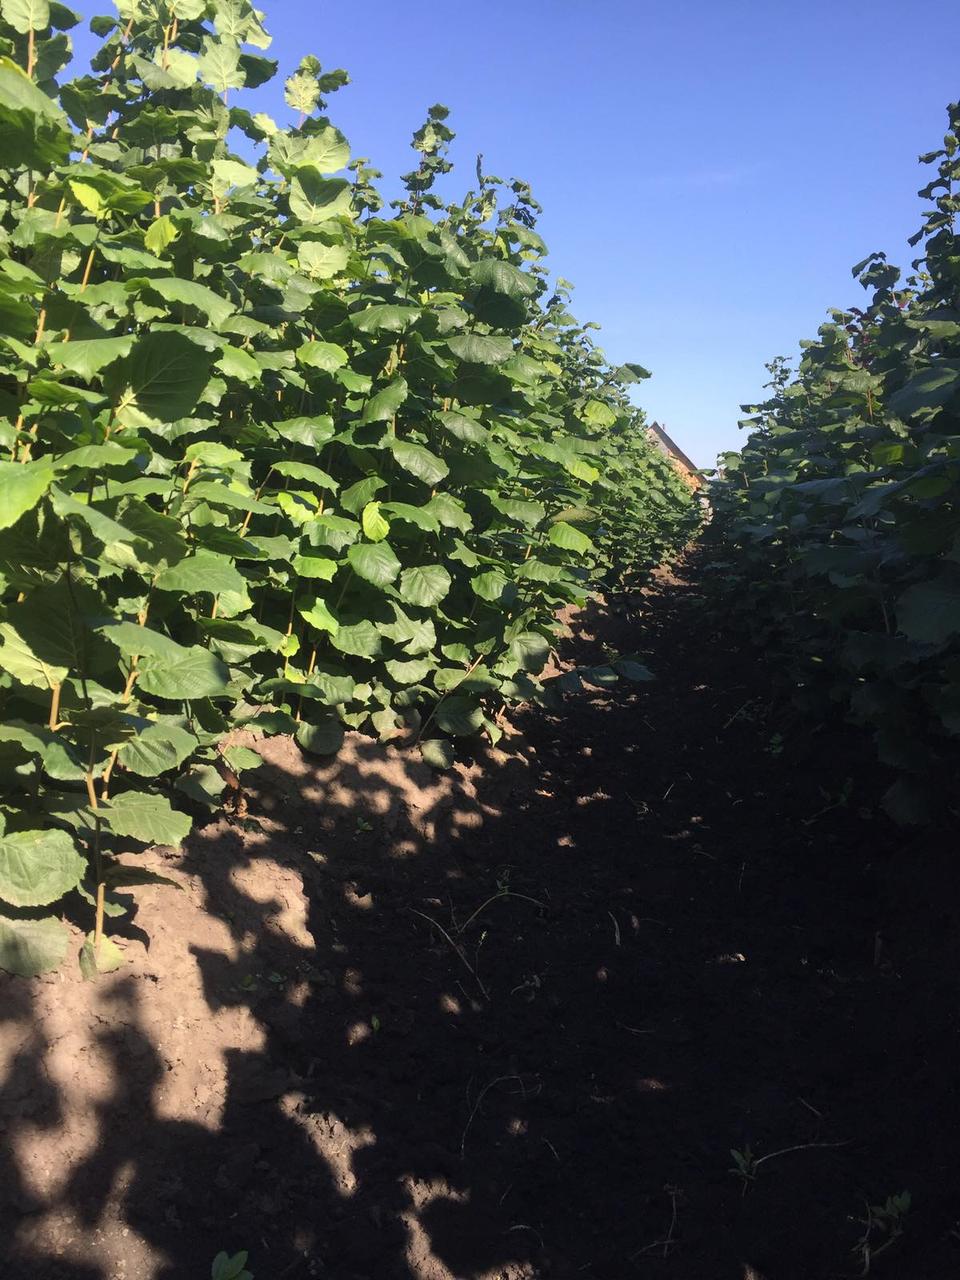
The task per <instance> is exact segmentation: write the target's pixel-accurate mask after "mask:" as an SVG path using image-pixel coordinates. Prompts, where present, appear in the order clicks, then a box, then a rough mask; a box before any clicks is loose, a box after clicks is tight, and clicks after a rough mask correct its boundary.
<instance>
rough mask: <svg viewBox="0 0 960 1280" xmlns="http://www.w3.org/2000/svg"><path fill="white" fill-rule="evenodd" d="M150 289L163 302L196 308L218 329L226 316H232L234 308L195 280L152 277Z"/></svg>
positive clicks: (230, 303)
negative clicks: (157, 294)
mask: <svg viewBox="0 0 960 1280" xmlns="http://www.w3.org/2000/svg"><path fill="white" fill-rule="evenodd" d="M150 288H151V289H152V290H153V292H154V293H159V295H160V297H161V298H163V300H164V302H179V303H181V304H183V305H184V306H188V307H196V309H197V310H198V311H202V312H203V314H204V315H205V316H206V317H207V319H208V320H209V321H210V322H211V323H212V324H213V325H214V327H215V328H218V329H219V327H220V326H221V325H222V324H223V322H224V321H225V320H226V319H227V317H228V316H231V315H233V313H234V311H235V310H236V307H235V306H234V305H233V303H232V302H228V301H227V299H226V298H221V296H220V295H219V293H214V291H213V290H212V289H208V288H207V286H206V285H205V284H197V282H196V281H195V280H181V279H180V278H179V277H177V276H165V277H161V278H159V279H158V278H156V277H153V278H152V279H151V280H150Z"/></svg>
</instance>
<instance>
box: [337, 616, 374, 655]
mask: <svg viewBox="0 0 960 1280" xmlns="http://www.w3.org/2000/svg"><path fill="white" fill-rule="evenodd" d="M330 639H331V643H332V644H333V646H334V648H336V649H339V650H340V652H341V653H349V654H352V655H353V656H354V657H356V658H375V657H377V655H378V654H379V653H380V635H379V632H378V631H377V629H376V627H375V626H374V625H373V623H372V622H370V621H368V620H367V619H366V618H365V619H363V621H361V622H355V623H351V624H350V625H348V626H344V625H343V624H341V625H340V626H339V627H338V628H337V631H336V634H334V635H331V637H330Z"/></svg>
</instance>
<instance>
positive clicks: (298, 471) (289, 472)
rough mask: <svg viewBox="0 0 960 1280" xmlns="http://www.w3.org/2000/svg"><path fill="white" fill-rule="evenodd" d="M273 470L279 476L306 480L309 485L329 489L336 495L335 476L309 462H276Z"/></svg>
mask: <svg viewBox="0 0 960 1280" xmlns="http://www.w3.org/2000/svg"><path fill="white" fill-rule="evenodd" d="M273 470H274V471H275V472H276V473H277V475H278V476H289V477H290V479H291V480H305V481H306V482H307V483H308V484H314V485H316V486H317V488H318V489H328V490H329V491H330V492H331V493H336V491H337V488H338V485H337V482H336V480H334V478H333V476H331V475H328V474H327V472H326V471H321V470H320V468H319V467H314V466H312V465H311V464H310V463H309V462H275V463H274V465H273Z"/></svg>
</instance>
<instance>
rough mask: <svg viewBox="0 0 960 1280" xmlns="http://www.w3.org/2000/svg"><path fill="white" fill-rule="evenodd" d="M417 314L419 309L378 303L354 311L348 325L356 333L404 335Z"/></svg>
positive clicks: (391, 303) (389, 303) (390, 303)
mask: <svg viewBox="0 0 960 1280" xmlns="http://www.w3.org/2000/svg"><path fill="white" fill-rule="evenodd" d="M419 314H420V308H419V307H412V306H399V305H398V304H396V303H393V302H380V303H375V304H374V305H373V306H370V307H365V308H364V309H363V310H362V311H355V312H354V313H353V315H352V316H351V317H350V323H351V324H352V325H353V327H354V328H355V329H356V330H357V332H358V333H383V332H386V333H404V332H405V331H406V330H407V329H408V328H409V327H410V325H412V324H413V322H414V320H416V318H417V316H419Z"/></svg>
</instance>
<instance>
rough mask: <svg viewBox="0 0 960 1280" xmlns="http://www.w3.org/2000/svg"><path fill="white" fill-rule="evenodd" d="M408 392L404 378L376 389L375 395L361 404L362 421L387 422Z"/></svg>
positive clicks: (394, 415)
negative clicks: (379, 389)
mask: <svg viewBox="0 0 960 1280" xmlns="http://www.w3.org/2000/svg"><path fill="white" fill-rule="evenodd" d="M408 394H409V391H408V387H407V383H406V380H405V379H404V378H396V379H394V381H393V382H391V383H390V384H389V385H388V386H386V387H384V388H383V390H382V391H378V392H377V394H376V395H375V396H371V397H370V399H369V400H368V401H367V402H366V404H365V405H364V406H363V414H362V419H363V421H364V422H389V421H390V419H391V418H394V417H396V413H397V410H398V409H399V408H400V406H401V405H402V404H403V402H404V400H406V398H407V395H408ZM414 447H415V446H414Z"/></svg>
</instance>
